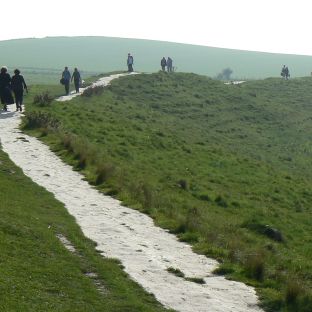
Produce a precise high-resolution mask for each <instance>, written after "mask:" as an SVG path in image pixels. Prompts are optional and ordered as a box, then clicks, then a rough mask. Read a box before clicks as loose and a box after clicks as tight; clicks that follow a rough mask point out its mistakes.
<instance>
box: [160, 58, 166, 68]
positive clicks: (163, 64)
mask: <svg viewBox="0 0 312 312" xmlns="http://www.w3.org/2000/svg"><path fill="white" fill-rule="evenodd" d="M160 66H161V70H162V71H166V66H167V61H166V59H165V57H163V58H162V59H161V61H160Z"/></svg>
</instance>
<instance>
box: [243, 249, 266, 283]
mask: <svg viewBox="0 0 312 312" xmlns="http://www.w3.org/2000/svg"><path fill="white" fill-rule="evenodd" d="M245 269H246V273H247V276H248V277H250V278H254V279H256V280H257V281H263V278H264V272H265V257H264V254H263V253H261V252H260V253H256V254H252V255H248V256H247V257H246V260H245Z"/></svg>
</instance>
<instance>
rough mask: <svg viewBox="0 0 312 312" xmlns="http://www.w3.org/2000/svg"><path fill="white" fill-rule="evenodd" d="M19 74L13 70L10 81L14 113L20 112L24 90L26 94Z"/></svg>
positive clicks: (25, 86)
mask: <svg viewBox="0 0 312 312" xmlns="http://www.w3.org/2000/svg"><path fill="white" fill-rule="evenodd" d="M20 73H21V72H20V71H19V70H18V69H15V70H14V76H13V77H12V81H11V87H12V90H13V93H14V97H15V103H16V111H22V105H23V96H24V89H25V90H26V92H28V89H27V85H26V83H25V80H24V77H23V76H22V75H20Z"/></svg>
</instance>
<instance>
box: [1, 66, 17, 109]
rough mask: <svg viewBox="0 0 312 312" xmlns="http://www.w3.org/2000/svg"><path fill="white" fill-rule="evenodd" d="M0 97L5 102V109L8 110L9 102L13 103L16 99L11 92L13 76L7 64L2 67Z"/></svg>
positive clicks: (2, 102)
mask: <svg viewBox="0 0 312 312" xmlns="http://www.w3.org/2000/svg"><path fill="white" fill-rule="evenodd" d="M0 98H1V104H3V110H4V111H7V110H8V109H7V104H13V103H14V99H13V96H12V93H11V76H10V74H9V73H8V69H7V67H6V66H3V67H2V68H1V72H0Z"/></svg>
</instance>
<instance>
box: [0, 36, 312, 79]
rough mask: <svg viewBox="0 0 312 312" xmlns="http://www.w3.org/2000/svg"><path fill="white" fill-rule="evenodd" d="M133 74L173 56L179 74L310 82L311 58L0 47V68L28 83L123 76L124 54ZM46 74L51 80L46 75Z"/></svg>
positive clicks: (144, 44) (133, 46) (182, 47)
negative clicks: (73, 75)
mask: <svg viewBox="0 0 312 312" xmlns="http://www.w3.org/2000/svg"><path fill="white" fill-rule="evenodd" d="M128 52H131V53H132V54H133V55H134V58H135V66H134V67H135V70H137V71H140V72H155V71H158V70H159V68H160V59H161V58H162V57H163V56H165V57H167V56H171V57H172V58H173V60H174V66H176V67H177V70H178V71H179V72H194V73H197V74H203V75H208V76H210V77H215V76H217V75H218V74H219V73H220V72H222V70H223V69H225V68H227V67H230V68H231V69H232V70H233V77H236V78H239V79H247V78H248V79H250V78H256V79H258V78H266V77H277V76H279V74H280V70H281V67H282V65H283V64H287V65H288V66H289V69H290V74H291V76H292V77H298V76H300V77H302V76H310V73H311V71H312V57H311V56H300V55H286V54H273V53H262V52H251V51H240V50H231V49H221V48H214V47H205V46H196V45H188V44H178V43H170V42H162V41H151V40H139V39H123V38H108V37H55V38H53V37H48V38H43V39H31V38H30V39H19V40H7V41H0V55H1V61H2V64H6V65H8V66H9V68H11V69H12V70H13V69H14V68H15V67H20V68H21V69H22V71H23V72H24V74H27V76H28V77H29V79H28V80H30V81H31V82H35V83H38V82H41V83H42V82H46V83H52V82H53V81H54V82H55V83H58V81H59V74H60V72H61V71H62V69H63V68H64V66H66V65H67V66H69V67H70V68H71V69H72V68H74V67H78V68H80V69H81V70H82V71H83V74H84V76H85V75H88V72H96V73H102V72H108V71H113V70H116V69H119V70H124V69H125V67H126V65H125V63H126V56H127V53H128ZM49 73H50V74H49Z"/></svg>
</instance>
